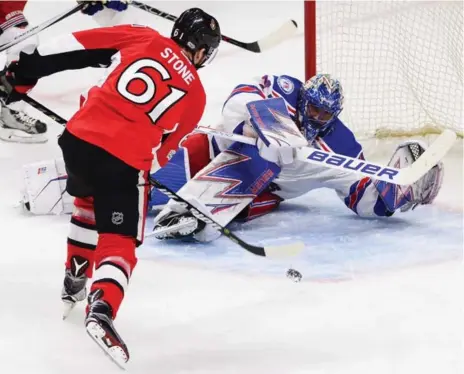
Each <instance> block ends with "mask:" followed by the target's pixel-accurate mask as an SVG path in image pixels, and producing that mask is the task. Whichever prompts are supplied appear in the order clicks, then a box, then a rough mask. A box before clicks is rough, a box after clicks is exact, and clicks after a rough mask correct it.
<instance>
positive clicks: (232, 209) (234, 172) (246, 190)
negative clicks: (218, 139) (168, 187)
mask: <svg viewBox="0 0 464 374" xmlns="http://www.w3.org/2000/svg"><path fill="white" fill-rule="evenodd" d="M279 172H280V168H279V167H278V166H277V165H275V164H273V163H271V162H268V161H265V160H264V159H262V158H261V157H259V154H258V150H257V149H256V147H254V146H251V145H247V144H241V143H234V144H232V145H231V146H230V147H229V148H228V149H227V150H226V151H223V152H221V153H220V154H219V155H218V156H217V157H215V158H214V159H213V161H211V163H210V164H209V165H208V166H207V167H205V168H204V169H202V170H201V171H200V172H199V173H197V174H196V175H195V177H194V178H192V179H191V180H190V181H189V182H188V183H187V184H186V185H185V186H184V187H182V188H181V189H180V190H179V191H178V194H179V195H180V196H181V197H183V198H184V199H186V200H188V201H191V202H192V203H193V202H194V201H196V202H201V204H202V206H204V208H203V209H200V210H202V211H205V212H206V213H209V214H210V215H211V216H212V217H213V219H214V220H215V221H216V222H218V223H219V224H220V225H222V226H227V224H229V223H230V222H231V221H232V220H233V219H234V218H235V217H236V216H237V215H238V214H239V213H240V212H241V211H242V210H243V209H244V208H245V207H247V206H248V205H249V204H250V203H251V201H253V199H255V198H256V196H257V195H259V194H260V193H261V192H262V191H263V190H265V189H266V188H267V187H268V186H269V184H270V183H271V182H272V181H273V180H274V178H276V176H277V175H278V173H279ZM173 211H175V212H177V213H179V214H182V215H187V216H190V217H191V214H190V213H187V212H186V210H185V209H183V208H182V207H180V206H179V205H178V204H177V203H174V202H170V203H169V204H168V205H167V206H166V207H165V208H164V209H163V210H162V211H161V212H160V213H159V215H158V216H157V217H155V227H156V225H158V229H159V230H161V227H160V224H161V223H162V221H164V222H170V221H167V220H166V218H167V217H169V216H170V212H173ZM195 219H196V218H195ZM163 230H164V229H163ZM205 230H208V232H209V231H211V233H210V234H211V235H210V234H208V235H206V231H205ZM204 231H205V235H201V233H202V232H204ZM213 231H214V235H212V232H213ZM163 232H164V231H163ZM191 234H192V233H191ZM191 234H189V235H191ZM176 235H177V233H175V232H170V233H169V235H168V236H166V238H168V237H174V236H176ZM193 235H194V237H195V239H197V240H202V241H203V240H206V238H207V241H210V240H211V238H215V237H217V230H215V229H214V230H213V229H212V228H209V225H208V224H206V225H205V227H204V229H203V230H200V231H198V230H196V229H194V232H193Z"/></svg>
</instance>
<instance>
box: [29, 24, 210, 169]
mask: <svg viewBox="0 0 464 374" xmlns="http://www.w3.org/2000/svg"><path fill="white" fill-rule="evenodd" d="M58 41H59V42H57V41H55V42H53V43H49V44H47V45H43V46H42V45H39V47H38V48H37V50H36V51H35V52H34V54H33V55H25V54H24V53H23V54H22V55H21V58H20V66H21V73H22V74H24V75H27V76H29V77H31V76H33V77H36V78H40V77H42V76H46V75H50V74H53V73H55V72H57V71H61V70H67V69H78V68H83V67H90V66H92V67H99V66H100V67H101V66H104V67H107V71H106V74H105V76H104V77H102V79H101V80H100V81H99V83H98V84H97V85H96V86H94V87H92V88H91V89H90V90H89V91H88V94H87V97H86V99H85V102H84V104H83V105H82V107H81V109H80V110H79V111H78V112H76V113H75V115H74V116H73V117H72V118H71V119H70V120H69V122H68V124H67V129H68V131H69V132H71V133H72V134H74V135H75V136H77V137H79V138H81V139H83V140H85V141H87V142H89V143H92V144H95V145H97V146H99V147H101V148H103V149H105V150H106V151H107V152H109V153H111V154H112V155H114V156H116V157H118V158H119V159H121V160H123V161H124V162H125V163H127V164H129V165H131V166H132V167H134V168H136V169H140V170H149V169H150V168H151V165H152V161H153V155H155V156H156V157H157V162H158V163H159V164H160V165H161V166H162V165H164V164H165V163H166V162H167V160H168V157H169V156H170V155H171V154H172V153H173V152H174V151H175V150H177V148H178V145H179V142H180V141H181V140H182V138H184V137H185V136H186V135H187V134H189V133H190V132H191V131H192V130H193V129H194V128H195V126H196V125H197V123H198V122H199V121H200V119H201V117H202V115H203V111H204V108H205V105H206V94H205V91H204V88H203V85H202V84H201V81H200V78H199V76H198V74H197V71H196V69H195V67H194V66H193V65H192V64H191V62H190V61H189V60H188V58H187V57H186V56H185V55H184V53H183V52H182V50H181V48H180V47H179V46H178V45H177V44H176V43H175V42H174V41H172V40H171V39H170V38H166V37H164V36H162V35H160V34H159V33H158V32H157V31H155V30H153V29H151V28H148V27H144V26H136V25H123V26H114V27H107V28H99V29H92V30H86V31H80V32H75V33H73V34H72V35H71V36H69V37H65V38H64V37H62V38H60V39H58ZM60 49H61V50H60ZM152 152H153V153H152ZM76 157H78V155H76Z"/></svg>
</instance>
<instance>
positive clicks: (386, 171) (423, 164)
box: [197, 126, 456, 186]
mask: <svg viewBox="0 0 464 374" xmlns="http://www.w3.org/2000/svg"><path fill="white" fill-rule="evenodd" d="M197 131H198V132H202V133H205V134H210V135H213V136H218V137H221V138H226V139H229V140H232V141H236V142H240V143H246V144H251V145H255V144H256V139H255V138H250V137H248V136H243V135H238V134H231V133H227V132H223V131H219V130H215V129H212V128H210V127H205V126H198V127H197ZM455 140H456V133H455V132H453V131H451V130H444V131H443V132H442V133H441V134H440V135H439V136H438V138H437V139H436V140H435V141H434V142H433V143H432V144H431V145H430V147H428V148H427V149H426V150H425V152H424V153H423V154H422V155H421V156H420V157H419V159H418V160H417V161H416V162H414V163H413V164H411V165H410V166H408V167H405V168H403V169H397V168H394V167H389V166H385V165H381V164H377V163H374V162H368V161H366V160H360V159H358V158H353V157H348V156H343V155H339V154H335V153H332V152H326V151H323V150H321V149H316V148H312V147H301V148H298V149H296V158H297V159H298V160H300V161H303V162H307V163H310V164H316V165H319V166H325V167H327V168H331V169H337V170H340V171H344V172H348V173H358V174H361V175H364V176H367V177H371V178H372V179H376V180H381V181H385V182H389V183H394V184H398V185H403V186H404V185H411V184H413V183H414V182H417V181H418V180H419V179H420V178H421V177H422V176H423V175H425V174H426V173H427V172H428V171H429V170H430V169H431V168H433V167H434V166H435V165H436V164H437V163H438V162H439V161H440V160H441V159H442V158H443V157H444V156H445V155H446V154H447V153H448V151H449V150H450V149H451V148H452V147H453V144H454V142H455Z"/></svg>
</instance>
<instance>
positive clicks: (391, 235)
mask: <svg viewBox="0 0 464 374" xmlns="http://www.w3.org/2000/svg"><path fill="white" fill-rule="evenodd" d="M198 3H199V2H195V4H198ZM192 4H193V3H192V2H190V3H187V2H163V1H157V2H152V3H151V5H153V6H155V7H158V8H160V9H163V10H166V11H170V12H173V13H175V14H178V13H179V12H180V11H181V10H183V9H185V8H187V7H189V6H192ZM200 5H201V6H202V7H204V8H205V9H206V10H210V11H211V12H214V13H215V14H216V15H217V17H218V18H219V20H220V22H221V25H222V31H223V33H224V34H226V35H230V36H233V37H235V38H237V39H243V40H251V39H255V38H258V37H261V36H263V35H264V34H266V33H267V32H268V31H270V30H271V29H273V28H274V27H275V25H276V23H277V24H279V23H281V22H283V21H285V20H286V19H288V18H295V19H296V20H297V21H299V22H300V24H301V21H302V13H301V11H302V6H301V4H299V3H294V2H292V3H283V2H282V3H276V2H275V3H269V2H266V3H264V2H259V3H245V2H243V3H242V2H235V3H234V5H232V4H231V3H226V2H218V3H214V2H206V3H201V4H200ZM70 6H72V2H69V1H59V2H42V1H41V2H30V3H29V4H28V6H27V8H26V14H27V16H28V17H29V18H30V20H31V23H33V24H36V23H39V22H42V21H43V20H45V19H47V18H49V17H51V16H53V15H54V14H56V13H58V12H60V11H62V10H65V9H66V8H68V7H70ZM274 10H278V12H276V13H274V14H273V13H272V12H273V11H274ZM272 14H273V15H272ZM133 16H134V17H137V18H138V19H136V20H134V21H139V22H145V23H148V24H150V25H152V26H154V27H156V28H158V29H160V30H161V31H162V32H164V33H167V32H168V30H169V27H170V24H169V23H168V22H166V21H163V20H160V19H158V18H154V17H152V16H147V15H146V14H143V13H141V12H134V13H133ZM94 26H95V24H94V23H93V22H92V21H91V20H90V19H89V18H87V17H85V16H82V15H76V16H74V17H72V18H70V19H68V20H66V21H64V22H63V23H62V24H60V25H59V26H56V27H53V28H52V29H51V30H48V31H46V32H44V33H43V34H41V38H42V39H46V38H49V37H51V36H53V35H57V34H59V33H61V32H64V31H70V30H76V29H79V28H88V27H94ZM302 43H303V42H302V36H301V34H299V35H298V36H296V37H295V38H293V39H292V40H290V41H288V42H286V43H285V44H283V45H281V46H279V47H278V48H276V49H275V50H272V51H269V52H268V53H266V54H263V55H254V54H251V53H247V52H245V51H240V50H238V49H237V48H235V47H231V46H228V45H226V44H225V45H224V46H223V49H222V51H221V52H220V54H219V56H218V58H217V60H216V61H215V63H214V64H213V65H211V66H210V67H208V68H207V69H205V70H204V71H202V72H201V74H202V76H203V78H204V81H205V86H206V89H207V92H208V94H209V97H208V110H207V114H206V116H205V119H204V123H205V124H208V123H211V121H214V120H215V119H216V118H217V117H218V113H219V110H220V104H221V102H222V101H223V99H224V98H225V96H226V95H227V93H228V92H229V91H230V89H231V88H232V87H233V86H234V85H235V84H237V83H239V82H240V81H241V80H243V79H246V78H248V77H250V76H253V75H259V74H262V73H266V72H270V73H287V74H294V75H297V76H300V77H302V75H303V65H302V60H303V51H302V49H303V44H302ZM97 77H98V72H97V71H94V70H91V69H88V70H86V71H84V72H77V73H76V72H67V73H62V74H59V75H58V76H56V77H53V78H46V79H44V80H43V81H41V82H40V83H39V85H38V87H37V88H36V89H35V91H34V93H33V96H34V97H35V98H36V99H38V100H40V101H41V102H43V103H44V104H46V105H49V106H50V107H51V108H52V109H54V110H56V111H57V112H58V113H59V114H62V115H63V116H65V117H69V116H70V115H71V114H72V113H73V112H74V111H75V110H76V109H77V104H78V95H79V92H80V90H82V89H84V88H85V87H86V85H88V84H90V83H91V82H92V81H93V80H94V79H95V78H97ZM302 78H303V77H302ZM31 113H33V114H35V115H39V114H37V113H36V112H34V111H32V110H31ZM48 123H49V128H50V134H49V137H50V140H49V142H48V143H47V144H43V145H18V144H7V143H1V144H0V170H1V178H0V228H1V233H2V235H1V236H0V373H5V374H16V373H18V374H19V373H34V374H55V373H56V374H62V373H67V374H78V373H83V372H85V373H89V374H94V373H95V374H96V373H117V372H119V369H118V368H117V367H116V366H115V365H114V364H112V363H111V362H110V361H109V360H108V359H107V358H105V357H104V355H103V354H102V353H101V351H100V350H99V349H98V348H97V346H96V345H95V344H94V343H93V342H92V341H91V340H90V339H89V338H88V337H87V336H86V334H85V330H84V328H83V318H84V306H83V305H81V306H78V307H77V308H76V310H75V311H74V313H73V315H72V316H71V317H70V318H69V320H67V321H65V322H63V321H62V320H61V301H60V298H59V295H60V290H61V283H62V276H63V264H64V259H65V248H66V235H67V223H68V219H69V217H65V216H47V217H32V216H28V215H26V214H24V213H23V212H22V211H21V210H20V209H19V208H18V201H19V185H20V181H19V168H20V167H21V165H23V164H24V163H27V162H32V161H37V160H41V159H47V158H50V157H59V155H60V152H59V149H58V147H57V145H56V135H57V134H59V133H60V131H61V130H62V129H61V127H60V126H59V125H57V124H54V123H52V122H50V121H48ZM445 167H446V175H445V181H444V186H443V190H442V192H441V194H440V196H439V197H438V199H437V201H436V203H435V204H434V205H432V206H428V207H419V208H418V209H417V210H416V211H414V212H411V213H409V214H398V215H395V216H394V217H392V218H391V219H388V220H378V219H372V220H363V219H359V218H357V217H355V216H354V215H353V214H351V213H350V212H349V211H348V210H347V209H346V208H344V206H343V204H342V203H341V202H340V201H339V200H338V198H337V197H336V195H335V193H333V192H332V191H326V190H323V191H319V192H313V193H311V194H308V195H307V196H304V197H302V198H300V199H296V200H292V201H291V202H288V203H284V204H283V205H282V209H281V210H280V211H279V212H277V213H275V214H271V215H270V216H267V217H266V218H262V219H258V220H256V221H254V222H251V223H249V224H247V225H243V226H240V225H233V226H232V227H233V229H235V230H236V232H237V233H238V234H239V235H240V236H241V237H243V238H244V239H246V240H248V241H250V242H252V243H267V244H270V243H275V242H289V241H292V240H303V241H304V242H305V243H306V244H307V248H306V250H305V252H304V254H303V255H302V256H301V257H299V258H297V259H294V260H292V261H279V262H278V261H269V260H266V259H262V258H257V257H253V256H252V255H250V254H247V253H245V252H244V251H243V250H241V249H240V248H239V247H237V246H235V245H234V244H233V243H232V242H229V241H228V240H226V239H224V238H221V239H220V240H218V241H217V242H215V243H213V244H208V245H195V244H185V243H184V244H181V243H178V244H168V243H161V242H158V241H157V240H155V239H148V240H147V241H146V243H145V244H144V245H143V246H142V247H141V248H140V249H139V251H138V255H139V258H140V260H139V263H138V265H137V268H136V270H135V272H134V275H133V277H132V280H131V285H130V288H129V292H128V293H127V296H126V298H125V301H124V304H123V306H122V308H121V310H120V313H119V316H118V318H117V320H116V325H117V327H118V329H119V330H120V333H121V334H122V335H123V337H124V339H125V341H126V343H127V344H128V346H129V349H130V353H131V362H130V364H129V366H128V371H129V372H131V373H140V374H145V373H163V374H171V373H172V374H180V373H182V374H184V373H189V374H193V373H195V374H197V373H198V374H200V373H201V374H210V373H215V374H216V373H222V374H226V373H234V374H236V373H237V374H238V373H240V374H242V373H243V374H247V373H250V374H256V373H258V374H274V373H275V374H277V373H278V374H282V373H284V374H310V373H311V374H322V373H324V374H338V373H343V374H347V373H355V374H364V373H366V374H367V373H369V374H372V373H375V374H384V373H385V374H386V373H388V374H393V373H395V374H410V373H433V374H436V373H443V374H458V373H462V372H464V362H463V353H464V352H463V344H462V336H463V335H462V333H463V323H462V320H463V315H462V311H463V309H462V295H463V287H462V285H463V281H464V279H463V277H462V266H461V261H462V248H463V207H462V204H463V199H462V195H463V184H462V144H461V145H458V146H457V147H456V149H455V150H453V152H452V153H451V154H450V156H448V157H447V158H446V160H445ZM149 226H150V224H149ZM288 267H294V268H296V269H298V270H299V271H301V273H302V274H303V281H302V282H300V283H293V282H291V281H290V280H288V279H287V278H286V277H285V271H286V269H287V268H288Z"/></svg>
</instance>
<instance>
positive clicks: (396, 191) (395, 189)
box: [375, 140, 444, 215]
mask: <svg viewBox="0 0 464 374" xmlns="http://www.w3.org/2000/svg"><path fill="white" fill-rule="evenodd" d="M426 149H427V146H426V144H425V143H424V142H421V141H416V140H412V141H406V142H404V143H402V144H400V145H399V146H398V147H397V148H396V150H395V152H394V153H393V156H392V158H391V159H390V162H389V163H388V165H389V166H393V167H396V168H400V169H401V168H405V167H408V166H409V165H411V164H413V163H414V162H416V161H417V159H418V158H419V157H420V156H421V155H422V154H423V153H424V152H425V150H426ZM443 174H444V165H443V163H442V162H439V163H438V164H437V165H435V166H434V167H433V168H432V169H430V170H429V171H428V172H427V174H425V175H424V176H423V177H422V178H420V179H419V180H418V181H417V182H416V183H414V184H412V185H410V186H400V185H394V184H391V183H387V182H382V181H375V185H376V188H377V190H378V191H379V194H380V197H381V198H382V200H383V201H384V203H385V205H386V206H387V207H388V210H389V211H390V212H391V214H393V212H395V211H396V210H397V209H399V210H400V211H401V212H407V211H408V210H411V209H415V208H416V207H417V206H418V205H427V204H431V203H432V202H433V201H434V200H435V198H436V197H437V195H438V193H439V192H440V189H441V186H442V182H443ZM391 214H389V215H391Z"/></svg>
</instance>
